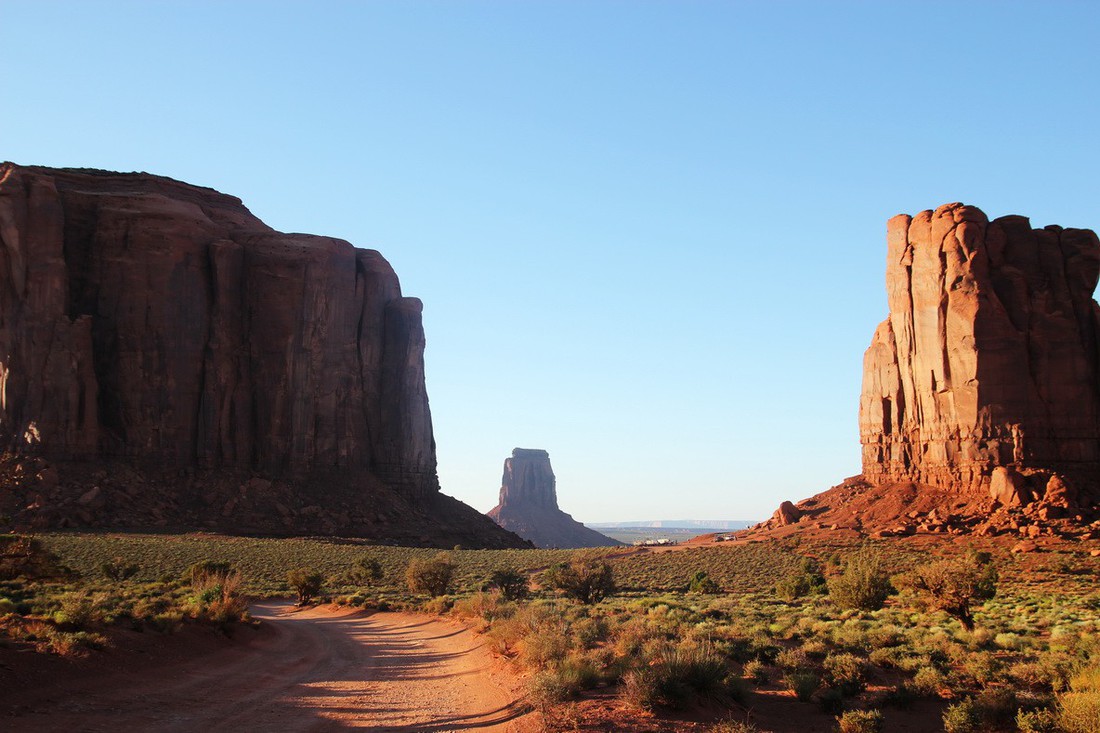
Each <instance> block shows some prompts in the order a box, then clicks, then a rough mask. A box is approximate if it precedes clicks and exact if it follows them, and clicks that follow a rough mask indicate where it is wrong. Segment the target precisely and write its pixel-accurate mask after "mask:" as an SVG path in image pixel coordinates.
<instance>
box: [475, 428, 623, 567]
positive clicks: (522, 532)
mask: <svg viewBox="0 0 1100 733" xmlns="http://www.w3.org/2000/svg"><path fill="white" fill-rule="evenodd" d="M489 517H490V518H491V519H492V520H493V521H494V522H496V523H497V524H499V525H500V526H501V527H504V528H505V529H507V530H510V531H512V532H515V533H516V534H518V535H519V536H520V537H522V538H524V539H525V540H530V541H531V542H533V543H534V544H535V545H536V546H537V547H611V546H614V545H620V544H622V543H621V542H618V541H617V540H613V539H611V538H610V537H606V536H604V535H602V534H600V533H599V532H597V531H596V530H594V529H589V528H588V527H585V526H584V525H583V524H581V523H580V522H578V521H577V520H575V519H573V517H571V516H570V515H568V514H566V513H565V512H563V511H562V510H561V509H559V508H558V493H557V481H556V479H555V478H554V470H553V469H552V468H551V467H550V454H549V453H547V452H546V451H544V450H539V449H531V448H516V449H515V450H513V451H512V457H511V458H505V459H504V476H503V478H501V486H500V503H498V504H497V506H496V507H494V508H493V509H492V510H491V511H490V512H489Z"/></svg>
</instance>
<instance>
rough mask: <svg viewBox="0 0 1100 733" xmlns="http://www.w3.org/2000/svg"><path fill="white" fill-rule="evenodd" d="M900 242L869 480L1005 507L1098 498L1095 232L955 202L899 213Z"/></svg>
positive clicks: (894, 242) (865, 433) (891, 247)
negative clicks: (994, 215)
mask: <svg viewBox="0 0 1100 733" xmlns="http://www.w3.org/2000/svg"><path fill="white" fill-rule="evenodd" d="M887 248H888V253H887V265H886V289H887V293H888V296H889V307H890V315H889V318H887V320H885V321H883V323H882V324H881V325H880V326H879V327H878V330H877V331H876V332H875V335H874V338H873V340H872V342H871V346H870V348H869V349H868V350H867V353H866V355H865V357H864V370H863V392H862V396H861V398H860V411H859V425H860V436H861V443H862V445H863V475H864V477H865V478H866V479H867V480H868V481H869V482H871V483H872V484H880V485H881V484H889V483H892V482H901V481H911V482H915V483H918V484H925V485H929V486H934V487H940V488H949V489H953V490H956V491H958V492H961V493H967V492H970V493H986V492H989V493H992V494H993V495H994V496H995V498H998V500H1000V501H1002V502H1004V503H1006V504H1021V503H1022V504H1026V503H1028V502H1030V501H1032V500H1033V499H1043V498H1044V497H1046V496H1047V495H1048V494H1050V497H1049V498H1050V499H1052V500H1054V501H1057V502H1059V503H1061V504H1063V505H1066V506H1068V505H1069V504H1068V503H1069V501H1071V499H1070V497H1071V496H1074V499H1073V500H1076V497H1075V492H1077V491H1078V490H1080V492H1082V493H1081V496H1082V497H1084V496H1086V495H1087V496H1089V497H1091V498H1095V497H1094V496H1093V492H1095V491H1096V488H1097V487H1096V481H1097V477H1100V472H1098V471H1100V369H1098V362H1100V351H1098V349H1100V306H1097V303H1096V301H1094V300H1093V291H1094V289H1095V287H1096V283H1097V277H1098V275H1100V243H1098V241H1097V237H1096V234H1094V233H1093V232H1091V231H1088V230H1082V229H1063V228H1061V227H1057V226H1049V227H1046V228H1045V229H1032V228H1031V226H1030V224H1029V222H1028V220H1027V219H1025V218H1023V217H1020V216H1006V217H1002V218H999V219H995V220H993V221H988V220H987V218H986V216H985V214H983V213H982V212H981V211H980V210H978V209H976V208H974V207H971V206H964V205H962V204H948V205H946V206H941V207H940V208H938V209H936V210H935V211H924V212H921V213H920V214H918V215H917V216H915V217H909V216H904V215H903V216H896V217H894V218H893V219H891V220H890V222H889V224H888V226H887ZM1049 484H1053V488H1052V489H1051V490H1049V491H1048V489H1047V486H1048V485H1049ZM1067 485H1068V486H1069V487H1072V489H1070V490H1067V488H1066V487H1067Z"/></svg>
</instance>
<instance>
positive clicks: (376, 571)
mask: <svg viewBox="0 0 1100 733" xmlns="http://www.w3.org/2000/svg"><path fill="white" fill-rule="evenodd" d="M348 576H349V578H350V580H351V582H353V583H355V584H356V585H365V586H367V587H368V588H369V587H371V586H372V585H377V584H378V583H380V582H382V578H383V577H384V576H385V573H384V572H383V571H382V563H380V562H379V561H378V559H377V558H374V557H371V556H370V555H364V556H363V557H361V558H359V559H358V560H356V561H355V565H354V566H353V567H352V569H351V572H349V573H348Z"/></svg>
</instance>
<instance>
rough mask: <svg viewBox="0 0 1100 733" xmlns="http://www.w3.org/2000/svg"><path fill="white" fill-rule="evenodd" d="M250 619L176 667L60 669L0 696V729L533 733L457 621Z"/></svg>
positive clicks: (511, 689)
mask: <svg viewBox="0 0 1100 733" xmlns="http://www.w3.org/2000/svg"><path fill="white" fill-rule="evenodd" d="M253 615H254V616H256V617H257V618H259V619H261V620H262V621H263V622H264V624H263V626H264V629H263V630H262V631H261V632H259V633H254V632H252V631H249V630H247V629H245V630H241V631H238V632H237V634H238V639H240V641H236V640H235V641H234V642H232V643H227V644H224V645H220V646H217V647H214V648H211V649H203V650H199V651H197V653H196V654H194V655H186V654H184V655H179V654H177V656H182V661H181V662H179V663H174V662H173V661H168V660H167V659H164V660H159V661H158V660H150V661H146V662H143V663H142V664H140V665H135V667H136V668H135V669H130V670H125V669H123V670H112V671H111V672H110V673H107V674H104V673H102V672H100V673H98V674H96V673H95V671H96V670H95V667H91V668H87V667H86V668H85V669H84V671H82V672H81V671H80V670H69V672H68V673H64V670H60V669H59V671H62V672H63V673H62V674H60V675H56V674H52V673H51V674H49V675H46V677H48V681H47V680H43V684H35V685H33V686H31V687H25V689H22V690H19V691H18V692H15V695H17V698H15V699H13V697H14V696H13V695H7V694H4V693H0V729H2V730H12V731H64V732H65V733H73V732H74V731H81V732H83V731H111V732H112V733H113V732H114V731H202V732H203V733H208V732H210V731H233V733H246V732H247V731H264V730H278V731H281V732H282V731H329V730H344V729H356V728H358V729H367V730H372V731H394V732H396V731H406V732H410V733H411V732H412V731H427V732H431V731H435V732H437V733H443V732H444V731H466V730H478V731H494V732H499V733H523V732H524V731H530V730H534V729H535V728H536V727H537V726H536V725H535V722H534V720H533V717H534V716H533V715H530V714H525V707H524V705H523V703H522V701H521V699H520V697H521V695H520V692H519V690H518V684H517V680H516V678H515V676H514V675H512V674H511V673H509V672H508V671H507V670H506V669H504V668H503V667H502V666H501V665H500V664H499V663H498V662H497V661H495V660H494V659H493V657H492V655H491V654H490V653H489V651H488V649H486V648H485V646H484V641H483V640H481V639H478V638H476V637H475V636H474V634H473V633H472V632H470V631H469V630H468V629H466V628H465V627H463V626H461V625H459V624H457V623H454V622H450V621H445V620H441V619H436V618H432V617H427V616H419V615H413V614H400V613H375V614H371V615H366V614H362V613H356V612H353V611H349V610H346V609H341V610H334V609H332V608H316V609H308V610H304V611H296V610H294V609H293V607H291V606H289V605H288V604H286V603H285V602H281V603H280V602H269V603H261V604H257V605H256V606H254V607H253ZM253 634H254V636H252V638H249V635H253ZM103 654H110V652H104V653H103ZM93 664H94V662H93ZM89 671H91V672H92V673H91V674H89V673H88V672H89ZM15 687H23V686H22V685H18V684H16V685H15ZM12 692H14V691H12Z"/></svg>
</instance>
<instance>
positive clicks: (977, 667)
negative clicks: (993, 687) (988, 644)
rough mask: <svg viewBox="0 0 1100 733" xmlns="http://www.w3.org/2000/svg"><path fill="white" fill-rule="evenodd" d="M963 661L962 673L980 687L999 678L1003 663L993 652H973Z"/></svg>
mask: <svg viewBox="0 0 1100 733" xmlns="http://www.w3.org/2000/svg"><path fill="white" fill-rule="evenodd" d="M961 661H962V665H961V666H962V672H963V673H964V674H966V675H967V676H968V677H970V678H971V679H973V680H974V681H975V682H977V683H978V684H979V685H987V684H989V683H990V682H994V681H996V680H997V679H998V677H999V673H1000V671H1001V662H1000V660H999V659H997V657H996V656H995V655H994V654H992V653H991V652H972V653H970V654H967V655H966V656H965V657H963V658H962V660H961Z"/></svg>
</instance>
